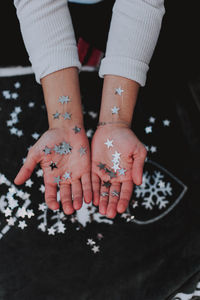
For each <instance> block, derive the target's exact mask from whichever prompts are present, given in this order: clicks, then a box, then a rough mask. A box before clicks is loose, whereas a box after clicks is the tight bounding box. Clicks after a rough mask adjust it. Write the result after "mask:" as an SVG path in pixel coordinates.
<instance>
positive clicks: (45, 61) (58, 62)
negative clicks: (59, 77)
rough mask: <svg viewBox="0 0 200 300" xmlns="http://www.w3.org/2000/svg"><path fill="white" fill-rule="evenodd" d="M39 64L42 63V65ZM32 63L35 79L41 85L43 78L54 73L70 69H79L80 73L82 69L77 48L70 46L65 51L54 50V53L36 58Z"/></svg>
mask: <svg viewBox="0 0 200 300" xmlns="http://www.w3.org/2000/svg"><path fill="white" fill-rule="evenodd" d="M30 61H31V58H30ZM39 62H42V64H40V63H39ZM31 63H32V68H33V71H34V73H35V79H36V81H37V82H38V83H39V84H41V82H40V79H41V78H43V77H45V76H46V75H48V74H51V73H53V72H56V71H59V70H62V69H65V68H69V67H77V68H78V70H79V71H80V68H81V63H80V61H79V57H78V51H77V47H76V46H68V47H66V48H65V49H58V48H57V49H54V50H53V52H49V53H46V55H44V56H43V57H39V58H36V61H35V62H33V61H31Z"/></svg>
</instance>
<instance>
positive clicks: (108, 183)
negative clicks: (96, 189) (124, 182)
mask: <svg viewBox="0 0 200 300" xmlns="http://www.w3.org/2000/svg"><path fill="white" fill-rule="evenodd" d="M102 186H105V187H107V188H109V187H110V186H111V183H110V181H104V182H103V184H102Z"/></svg>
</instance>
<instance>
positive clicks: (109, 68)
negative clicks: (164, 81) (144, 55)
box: [99, 56, 149, 86]
mask: <svg viewBox="0 0 200 300" xmlns="http://www.w3.org/2000/svg"><path fill="white" fill-rule="evenodd" d="M148 69H149V66H148V65H147V64H145V63H143V62H141V61H137V60H133V59H130V58H127V57H119V56H116V57H105V58H103V59H102V61H101V65H100V69H99V77H101V78H103V77H104V75H106V74H110V75H118V76H122V77H125V78H128V79H131V80H134V81H136V82H138V83H139V84H140V85H141V86H145V83H146V73H147V71H148Z"/></svg>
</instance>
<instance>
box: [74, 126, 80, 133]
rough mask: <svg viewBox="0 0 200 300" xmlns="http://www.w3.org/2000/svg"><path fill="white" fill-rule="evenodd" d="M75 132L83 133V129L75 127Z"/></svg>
mask: <svg viewBox="0 0 200 300" xmlns="http://www.w3.org/2000/svg"><path fill="white" fill-rule="evenodd" d="M73 130H74V132H75V133H78V132H80V131H81V128H79V127H77V126H75V127H74V128H73Z"/></svg>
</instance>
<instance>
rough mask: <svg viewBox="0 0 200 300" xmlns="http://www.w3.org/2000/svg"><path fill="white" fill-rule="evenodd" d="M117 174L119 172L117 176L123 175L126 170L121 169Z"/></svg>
mask: <svg viewBox="0 0 200 300" xmlns="http://www.w3.org/2000/svg"><path fill="white" fill-rule="evenodd" d="M118 172H119V175H125V173H126V169H123V168H121V169H120V170H119V171H118Z"/></svg>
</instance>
